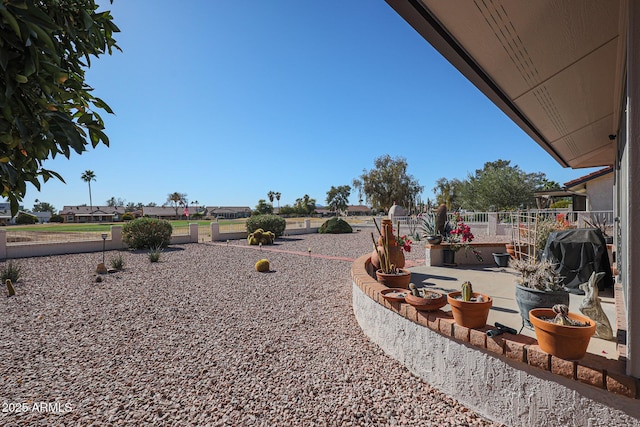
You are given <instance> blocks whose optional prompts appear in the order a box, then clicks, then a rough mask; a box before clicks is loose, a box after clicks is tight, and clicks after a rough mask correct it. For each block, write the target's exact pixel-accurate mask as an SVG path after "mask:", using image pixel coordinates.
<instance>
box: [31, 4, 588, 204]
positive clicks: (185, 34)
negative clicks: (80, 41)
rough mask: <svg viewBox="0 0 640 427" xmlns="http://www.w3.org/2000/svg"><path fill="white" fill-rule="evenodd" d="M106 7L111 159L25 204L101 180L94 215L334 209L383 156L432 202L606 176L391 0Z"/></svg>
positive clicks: (61, 164)
mask: <svg viewBox="0 0 640 427" xmlns="http://www.w3.org/2000/svg"><path fill="white" fill-rule="evenodd" d="M102 4H103V5H104V6H103V9H105V8H106V9H109V10H111V11H112V14H113V16H114V21H115V23H116V24H117V25H118V26H119V27H120V29H121V33H119V34H116V39H117V40H118V44H119V45H120V47H121V48H122V50H123V52H115V53H114V54H113V55H112V56H103V57H101V58H100V59H97V60H93V61H92V67H91V69H90V70H89V71H88V72H87V80H88V83H89V84H90V85H91V86H92V87H94V88H95V91H94V93H95V95H96V96H98V97H101V98H102V99H104V100H105V101H106V102H107V103H108V104H109V105H110V106H111V107H112V108H113V110H114V112H115V115H108V114H106V113H105V114H103V117H104V118H105V122H106V132H107V134H108V135H109V138H110V140H111V144H110V147H105V146H99V147H98V148H96V149H89V151H87V152H85V153H84V154H82V155H72V157H71V159H70V160H68V159H65V158H63V157H57V158H56V159H54V160H50V161H47V162H46V163H45V167H46V168H48V169H53V170H55V171H57V172H59V173H61V174H62V176H63V177H64V178H65V181H66V184H63V183H61V182H57V181H53V180H52V181H49V182H48V183H46V184H44V185H43V187H42V191H41V192H38V191H37V190H36V189H35V188H33V187H29V189H28V193H27V196H26V197H25V199H24V202H23V205H24V206H25V207H27V208H31V207H32V206H33V203H34V200H35V199H39V200H40V201H46V202H49V203H51V204H53V205H54V206H55V207H56V208H57V209H62V207H63V206H64V205H77V204H83V203H86V204H88V203H89V194H88V187H87V184H86V183H85V182H83V181H82V180H81V179H80V176H81V175H82V173H83V172H84V171H85V170H87V169H90V170H92V171H94V173H95V175H96V181H95V182H93V183H92V195H93V204H94V205H101V204H106V201H107V200H108V199H109V198H110V197H112V196H113V197H117V198H118V197H119V198H122V199H125V200H126V201H127V202H134V203H138V202H141V203H144V204H147V203H149V202H155V203H157V204H162V203H164V202H165V201H166V199H167V195H168V194H169V193H172V192H175V191H177V192H181V193H186V194H187V197H188V200H189V202H190V203H191V202H194V201H196V200H197V201H198V202H199V204H200V205H203V204H206V205H235V206H237V205H239V206H250V207H254V206H255V205H256V204H257V202H258V200H259V199H267V192H269V191H270V190H272V191H277V192H280V193H281V194H282V198H281V200H280V204H281V205H285V204H293V203H294V202H295V200H296V199H297V198H300V197H302V196H303V195H305V194H308V195H309V196H311V197H312V198H315V199H316V201H317V203H318V204H320V205H323V204H325V199H326V193H327V191H328V190H329V189H330V188H331V186H339V185H351V182H352V180H353V178H356V177H358V176H359V175H361V174H362V171H363V169H367V170H369V169H371V168H372V167H373V166H374V159H375V158H377V157H379V156H381V155H384V154H390V155H391V156H393V157H396V156H401V157H405V158H406V159H407V161H408V165H409V168H408V169H409V173H410V174H412V175H413V176H414V177H415V178H416V179H417V180H418V181H419V182H420V184H421V185H423V186H424V187H425V191H424V193H423V194H422V198H423V199H424V200H426V199H427V198H432V199H433V198H434V195H433V192H432V188H433V186H434V184H435V181H436V180H437V179H439V178H441V177H445V178H447V179H453V178H459V179H464V178H465V177H466V176H467V174H468V173H473V172H474V171H475V170H476V169H481V168H482V167H483V165H484V163H485V162H488V161H495V160H497V159H505V160H511V164H512V165H518V166H519V167H520V168H522V169H523V170H524V171H526V172H544V173H546V174H547V178H548V179H551V180H555V181H558V182H559V183H561V184H562V183H564V182H567V181H569V180H572V179H574V178H577V177H579V176H582V175H585V174H587V173H589V172H591V171H593V170H595V169H579V170H572V169H567V168H562V167H561V166H560V165H559V164H558V163H556V162H555V161H554V160H553V159H552V158H551V156H549V155H548V154H546V152H544V150H543V149H542V148H540V147H539V146H538V145H537V144H536V143H535V142H533V141H532V140H531V139H530V138H529V137H528V136H527V135H526V134H525V133H524V132H523V131H521V130H520V129H519V128H518V127H517V126H515V125H514V124H513V123H512V122H511V121H510V120H509V119H508V118H507V117H506V116H505V115H504V114H503V113H502V112H501V111H500V110H498V109H497V108H496V107H495V106H494V105H493V104H492V103H491V102H489V101H488V100H487V99H486V98H485V97H484V95H482V94H481V93H480V92H479V91H478V90H477V89H476V88H475V87H474V86H473V85H471V84H470V83H469V82H468V81H467V80H466V79H465V78H464V77H462V76H461V75H460V73H459V72H458V71H456V70H455V69H454V68H453V67H452V66H451V65H449V63H448V62H446V61H445V60H444V59H443V58H442V57H441V56H440V55H439V54H438V53H437V52H435V50H434V49H433V48H432V47H431V46H430V45H429V44H428V43H427V42H426V41H425V40H424V39H422V38H421V37H420V36H419V35H418V34H417V33H416V32H415V31H414V30H413V29H412V28H411V27H410V26H409V25H408V24H407V23H406V22H405V21H403V20H402V19H401V18H400V17H399V16H398V15H397V14H396V13H395V12H394V11H393V10H392V9H391V8H390V7H389V6H388V5H387V4H386V3H385V2H384V1H382V0H378V1H368V2H361V1H352V0H351V1H344V0H327V1H322V2H310V1H300V0H272V1H268V2H267V1H258V0H250V1H247V2H237V1H232V0H187V1H183V2H179V3H178V2H175V1H168V0H115V1H114V3H113V4H109V2H108V1H104V2H102ZM176 5H179V6H176ZM351 201H352V203H357V194H355V192H353V193H352V197H351Z"/></svg>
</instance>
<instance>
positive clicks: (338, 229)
mask: <svg viewBox="0 0 640 427" xmlns="http://www.w3.org/2000/svg"><path fill="white" fill-rule="evenodd" d="M318 233H320V234H342V233H353V228H351V226H350V225H349V223H348V222H347V221H345V220H344V219H342V218H331V219H329V220H327V221H325V222H324V223H323V224H322V225H321V226H320V228H318Z"/></svg>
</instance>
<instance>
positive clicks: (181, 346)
mask: <svg viewBox="0 0 640 427" xmlns="http://www.w3.org/2000/svg"><path fill="white" fill-rule="evenodd" d="M276 243H277V244H276V245H274V246H270V247H265V248H264V249H263V250H262V251H260V250H259V249H256V248H250V247H247V245H246V242H244V241H232V242H230V244H229V245H228V246H227V245H225V244H222V245H220V244H212V243H204V244H203V243H200V244H189V245H184V246H174V247H171V248H169V249H168V250H166V251H165V252H163V253H162V255H161V258H160V262H159V263H150V262H149V260H148V258H147V254H146V253H144V252H138V253H133V252H107V253H106V260H107V265H108V264H109V260H110V259H111V258H113V257H114V256H116V255H117V254H118V253H121V254H122V255H123V257H124V260H125V268H124V270H123V271H120V272H117V273H113V274H109V275H105V276H104V280H103V281H102V282H101V283H96V281H95V279H96V277H95V273H94V272H95V268H96V265H97V264H98V262H100V261H101V260H102V254H101V253H92V254H80V255H65V256H51V257H42V258H32V259H20V260H17V261H15V262H17V263H18V264H19V265H21V266H22V269H23V274H22V276H23V279H22V280H21V281H19V282H18V283H17V284H16V286H15V287H16V292H17V296H15V297H11V298H5V297H2V298H1V300H0V301H1V302H0V321H1V324H2V339H1V340H0V361H1V363H0V404H2V412H0V425H2V426H13V425H19V426H49V425H59V426H77V425H81V426H88V425H95V426H104V425H136V426H141V425H170V426H207V425H211V426H218V425H230V426H231V425H233V426H252V425H256V426H275V425H283V426H342V425H345V426H349V425H359V426H360V425H361V426H387V425H420V426H454V425H455V426H467V425H474V426H475V425H492V424H491V423H489V422H488V421H486V420H484V419H482V418H480V417H479V416H478V415H476V414H475V413H473V412H472V411H470V410H468V409H466V408H464V407H462V406H461V405H459V404H458V403H457V402H456V401H455V400H453V399H451V398H449V397H447V396H445V395H443V394H441V393H439V392H438V391H436V390H434V389H432V388H431V387H430V386H429V385H428V384H426V383H425V382H424V381H422V380H420V379H418V378H417V377H415V376H413V375H412V374H410V373H409V372H408V371H407V370H406V369H405V368H404V367H402V366H401V365H400V364H398V363H397V362H395V361H394V360H392V359H390V358H389V357H387V356H385V354H384V353H383V352H382V351H381V350H380V349H379V348H378V347H377V346H376V345H374V344H372V343H370V342H369V340H368V339H367V338H366V336H364V334H363V333H362V332H361V330H360V328H359V326H358V324H357V322H356V320H355V318H354V316H353V312H352V308H351V280H350V277H349V273H350V268H351V262H349V261H344V260H336V259H323V258H321V257H316V256H315V255H320V254H324V255H332V256H341V257H351V258H357V257H358V256H360V255H363V254H365V253H367V252H370V251H371V249H372V243H371V236H370V230H368V229H363V231H361V232H359V233H354V234H351V235H317V234H313V235H302V236H294V237H290V238H288V239H284V240H283V239H280V240H278V241H277V242H276ZM237 245H238V246H241V247H238V246H237ZM271 248H273V249H281V250H286V251H299V252H302V254H290V253H280V252H270V251H269V250H268V249H271ZM309 248H311V254H312V255H311V256H309V255H308V254H307V252H308V249H309ZM260 258H267V259H269V260H270V261H271V267H272V270H273V271H272V272H270V273H258V272H256V271H255V270H254V264H255V262H256V261H257V260H258V259H260ZM408 258H409V259H423V258H424V251H423V250H422V249H421V248H417V247H416V248H414V251H412V252H411V253H410V254H408ZM4 265H5V263H0V268H1V267H3V266H4Z"/></svg>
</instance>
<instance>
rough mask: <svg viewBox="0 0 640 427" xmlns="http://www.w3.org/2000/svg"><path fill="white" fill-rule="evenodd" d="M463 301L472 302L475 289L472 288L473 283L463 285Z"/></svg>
mask: <svg viewBox="0 0 640 427" xmlns="http://www.w3.org/2000/svg"><path fill="white" fill-rule="evenodd" d="M461 295H462V301H471V297H472V296H473V287H472V286H471V282H469V281H467V282H464V283H463V284H462V293H461Z"/></svg>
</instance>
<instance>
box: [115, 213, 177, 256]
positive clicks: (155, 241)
mask: <svg viewBox="0 0 640 427" xmlns="http://www.w3.org/2000/svg"><path fill="white" fill-rule="evenodd" d="M172 231H173V227H171V223H169V221H165V220H163V219H155V218H138V219H134V220H133V221H130V222H128V223H126V224H125V225H123V226H122V240H123V241H124V243H126V244H127V246H129V248H131V249H144V248H149V249H151V248H166V247H167V246H168V245H169V243H171V232H172Z"/></svg>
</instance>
